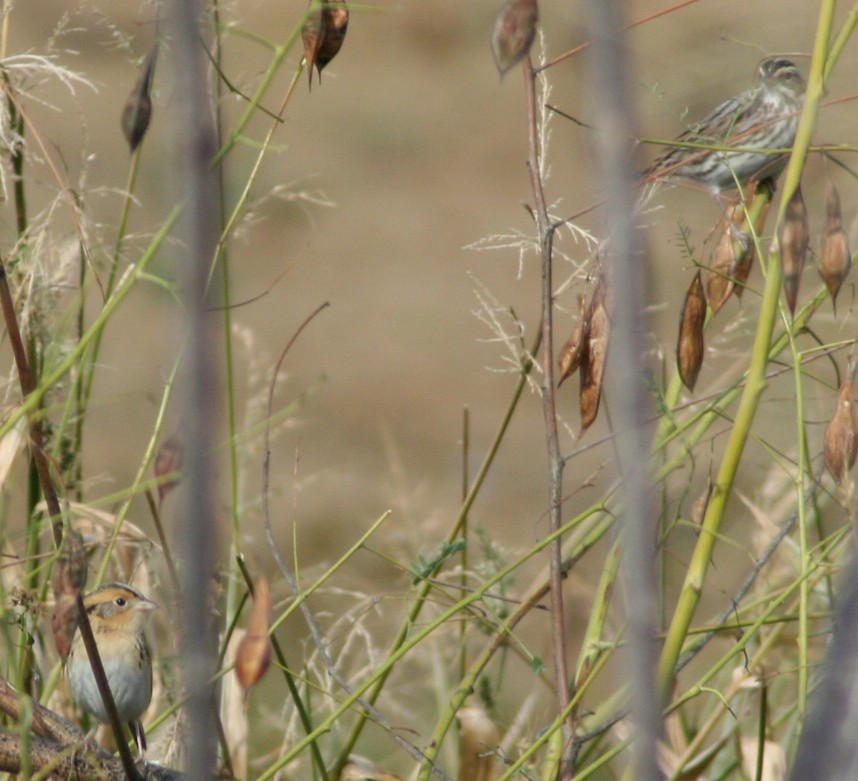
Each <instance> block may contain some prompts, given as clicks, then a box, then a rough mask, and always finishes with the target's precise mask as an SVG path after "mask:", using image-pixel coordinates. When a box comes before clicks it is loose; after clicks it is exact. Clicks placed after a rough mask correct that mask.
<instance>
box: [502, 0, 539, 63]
mask: <svg viewBox="0 0 858 781" xmlns="http://www.w3.org/2000/svg"><path fill="white" fill-rule="evenodd" d="M538 21H539V8H538V7H537V5H536V0H509V2H508V3H507V4H506V5H505V6H504V7H503V8H502V9H501V12H500V14H498V17H497V19H496V20H495V29H494V32H492V54H494V57H495V65H497V69H498V71H499V73H500V75H501V78H503V76H504V74H505V73H506V72H507V71H508V70H509V69H510V68H511V67H512V66H513V65H515V64H516V63H518V62H521V61H522V60H523V59H524V58H525V57H526V56H527V55H528V54H529V53H530V47H531V46H532V45H533V39H534V37H535V36H536V24H537V22H538Z"/></svg>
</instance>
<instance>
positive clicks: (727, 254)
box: [706, 206, 745, 315]
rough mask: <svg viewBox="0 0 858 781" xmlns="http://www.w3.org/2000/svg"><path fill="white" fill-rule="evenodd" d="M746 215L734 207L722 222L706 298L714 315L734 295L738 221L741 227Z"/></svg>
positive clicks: (710, 262) (707, 281)
mask: <svg viewBox="0 0 858 781" xmlns="http://www.w3.org/2000/svg"><path fill="white" fill-rule="evenodd" d="M744 214H745V213H744V210H743V209H742V208H741V206H734V207H733V208H732V209H731V210H730V212H729V214H728V215H727V216H726V217H725V218H724V219H723V220H722V221H721V224H722V225H723V229H722V230H721V236H720V238H719V239H718V243H717V244H716V245H715V249H714V250H712V255H711V256H710V258H709V274H708V276H707V279H706V297H707V298H708V299H709V306H711V307H712V314H713V315H714V314H717V313H718V311H719V310H720V309H721V307H722V306H724V304H726V303H727V300H728V299H729V298H730V296H731V295H732V294H733V288H734V287H735V283H734V282H733V271H734V269H735V266H736V248H735V243H736V236H735V229H736V225H737V223H736V220H737V219H738V221H739V222H738V225H741V224H742V219H743V218H744Z"/></svg>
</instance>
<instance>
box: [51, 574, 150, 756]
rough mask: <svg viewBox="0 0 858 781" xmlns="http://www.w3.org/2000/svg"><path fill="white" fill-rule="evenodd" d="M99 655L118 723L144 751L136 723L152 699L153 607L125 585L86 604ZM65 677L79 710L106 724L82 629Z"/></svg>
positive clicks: (96, 595) (88, 598) (104, 591)
mask: <svg viewBox="0 0 858 781" xmlns="http://www.w3.org/2000/svg"><path fill="white" fill-rule="evenodd" d="M83 604H84V607H85V609H86V613H87V616H88V617H89V622H90V625H91V627H92V634H93V636H94V637H95V643H96V645H97V646H98V655H99V656H100V657H101V663H102V665H103V666H104V672H105V675H106V676H107V683H108V685H109V686H110V692H111V694H113V700H114V702H115V703H116V710H117V711H118V712H119V719H120V721H122V722H123V723H126V724H128V727H129V728H130V730H131V733H132V734H133V735H134V738H135V740H136V742H137V747H138V749H139V750H140V751H141V753H142V752H143V750H144V749H145V748H146V737H145V733H144V732H143V726H142V725H141V724H140V722H139V719H140V717H141V716H142V715H143V713H144V711H145V710H146V708H148V707H149V702H150V701H151V699H152V654H151V653H150V651H149V644H148V643H147V641H146V636H145V634H144V630H145V629H146V626H147V624H148V623H149V616H150V613H151V612H152V611H153V610H154V609H155V608H156V607H157V605H156V604H155V603H154V602H152V601H151V600H149V599H146V597H144V596H143V595H142V594H141V593H140V592H139V591H137V590H136V589H133V588H131V586H127V585H125V584H124V583H110V584H108V585H106V586H102V587H101V588H100V589H97V590H96V591H93V592H92V593H91V594H88V595H87V596H86V598H85V599H84V602H83ZM66 672H67V674H68V679H69V684H70V685H71V690H72V695H73V697H74V699H75V702H77V704H78V705H79V706H80V707H81V709H82V710H84V711H86V712H87V713H89V714H91V715H93V716H95V718H96V719H98V720H99V721H101V722H103V723H108V722H109V721H110V718H109V717H108V715H107V708H106V707H105V705H104V701H103V699H102V697H101V692H100V691H99V690H98V685H97V684H96V682H95V676H94V675H93V672H92V667H91V666H90V663H89V658H88V656H87V653H86V647H85V646H84V643H83V637H82V635H81V633H80V630H77V631H76V632H75V634H74V638H73V639H72V646H71V652H70V653H69V657H68V660H67V662H66Z"/></svg>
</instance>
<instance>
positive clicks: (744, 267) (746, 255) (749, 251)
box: [733, 237, 756, 298]
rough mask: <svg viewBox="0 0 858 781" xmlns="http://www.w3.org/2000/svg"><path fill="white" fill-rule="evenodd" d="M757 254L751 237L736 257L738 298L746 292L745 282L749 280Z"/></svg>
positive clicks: (735, 270)
mask: <svg viewBox="0 0 858 781" xmlns="http://www.w3.org/2000/svg"><path fill="white" fill-rule="evenodd" d="M755 256H756V250H755V248H754V242H753V241H751V240H750V237H749V240H748V244H747V245H746V246H745V249H744V250H742V254H741V255H740V256H739V257H738V258H737V259H736V263H735V264H734V266H733V279H734V281H735V287H734V288H733V292H734V293H735V294H736V298H741V297H742V293H744V292H745V283H746V282H747V281H748V277H749V276H751V269H752V268H753V267H754V258H755Z"/></svg>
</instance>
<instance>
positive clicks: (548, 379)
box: [522, 55, 574, 781]
mask: <svg viewBox="0 0 858 781" xmlns="http://www.w3.org/2000/svg"><path fill="white" fill-rule="evenodd" d="M522 67H523V70H524V85H525V105H526V110H527V145H528V151H527V170H528V173H529V175H530V187H531V189H532V190H533V198H534V205H535V209H534V211H535V214H536V229H537V232H538V234H539V254H540V261H541V264H542V315H541V326H540V332H541V334H542V415H543V419H544V423H545V442H546V446H547V449H548V474H549V485H548V522H549V529H550V530H551V531H552V532H556V531H557V530H558V529H560V526H561V514H560V511H561V508H562V505H563V457H562V456H561V454H560V439H559V436H558V432H557V410H556V396H555V388H556V385H555V382H554V339H553V334H552V331H553V324H554V290H553V283H552V255H553V245H554V231H555V226H554V225H553V224H552V223H551V218H550V217H549V215H548V205H547V204H546V201H545V191H544V189H543V186H542V169H541V166H540V163H541V160H540V155H541V153H542V150H541V149H540V148H539V130H538V125H537V122H538V120H537V109H536V79H537V78H538V76H537V73H536V72H535V71H534V69H533V63H532V62H531V59H530V55H528V56H527V57H525V59H524V63H523V65H522ZM562 547H563V546H562V540H561V539H560V538H558V539H557V540H555V541H554V543H553V544H552V545H551V547H550V548H549V553H548V556H549V565H550V577H549V583H550V586H551V642H552V650H553V656H554V680H555V684H556V687H557V709H558V711H560V712H561V713H562V712H564V711H566V710H567V708H568V706H569V700H570V696H569V668H568V664H567V661H566V617H565V614H564V610H563V552H562ZM573 730H574V727H573V718H572V717H570V718H569V719H568V720H567V721H566V722H565V725H564V730H563V732H564V741H563V742H564V746H565V747H566V749H568V751H569V753H568V755H567V756H566V761H564V763H563V767H562V768H561V773H560V779H561V781H563V779H567V778H570V777H571V775H572V762H571V759H572V754H571V751H572V746H573V742H572V735H573Z"/></svg>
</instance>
